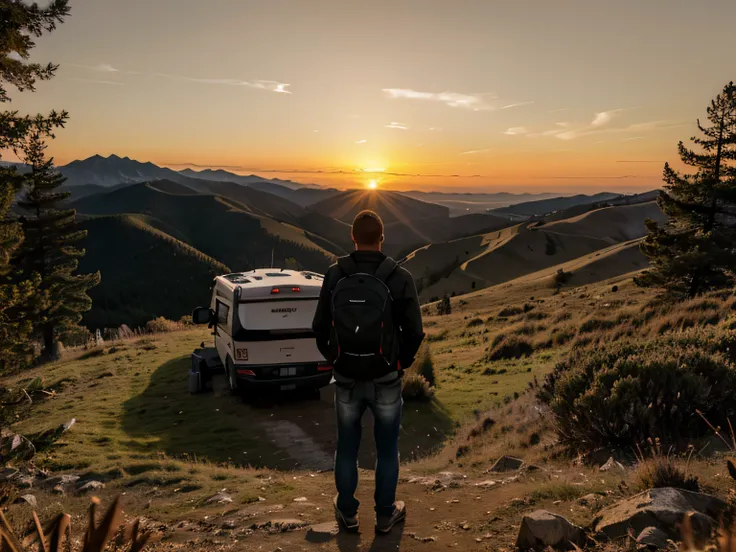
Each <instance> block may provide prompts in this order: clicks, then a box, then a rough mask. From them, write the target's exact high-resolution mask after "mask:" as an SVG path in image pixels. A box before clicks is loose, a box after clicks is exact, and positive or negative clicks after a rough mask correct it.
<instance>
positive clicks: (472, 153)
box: [460, 148, 493, 155]
mask: <svg viewBox="0 0 736 552" xmlns="http://www.w3.org/2000/svg"><path fill="white" fill-rule="evenodd" d="M492 149H493V148H484V149H477V150H469V151H463V152H460V155H475V154H477V153H486V152H489V151H491V150H492Z"/></svg>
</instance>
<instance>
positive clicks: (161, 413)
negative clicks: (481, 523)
mask: <svg viewBox="0 0 736 552" xmlns="http://www.w3.org/2000/svg"><path fill="white" fill-rule="evenodd" d="M189 366H190V363H189V358H188V357H181V358H178V359H175V360H172V361H169V362H166V363H165V364H162V365H161V366H159V367H158V368H157V369H156V370H155V371H154V372H153V373H152V374H151V377H150V380H149V381H148V384H147V386H146V388H145V389H143V390H142V391H141V393H140V394H139V395H137V396H134V397H132V398H131V399H129V400H128V401H126V402H125V403H124V405H123V406H124V413H123V418H122V429H123V430H124V431H125V433H126V434H127V435H128V438H127V439H125V440H123V441H122V442H120V443H119V446H120V447H121V448H122V449H128V451H129V452H134V453H146V454H151V453H155V452H163V453H165V454H167V455H169V456H174V457H182V456H185V455H186V456H188V457H190V458H197V459H207V460H209V461H212V462H216V463H224V462H232V463H234V464H236V465H252V466H254V467H267V468H272V469H280V470H289V469H294V468H307V469H319V468H318V467H317V466H324V465H325V464H326V465H327V467H329V465H331V458H332V455H333V454H334V447H335V436H336V428H335V413H334V389H333V387H332V386H328V387H325V388H323V389H322V392H321V397H320V399H319V400H305V399H303V398H301V399H300V398H299V397H295V396H275V397H259V398H258V400H257V401H253V402H250V401H245V402H244V401H243V400H242V399H239V398H236V397H232V396H230V394H229V392H228V391H227V385H226V382H225V379H224V377H222V376H217V377H216V378H215V380H214V381H213V391H212V392H209V393H203V394H198V395H191V394H190V393H189V392H188V389H187V373H188V370H189ZM372 423H373V422H372V416H371V415H370V412H369V413H368V414H366V416H365V418H364V421H363V444H362V446H361V453H360V459H359V461H360V466H361V467H362V468H366V469H373V467H374V464H375V451H374V445H373V429H372ZM402 425H403V427H402V431H401V442H400V449H401V454H402V458H403V459H405V460H410V459H414V458H417V457H421V456H426V455H428V454H431V453H432V452H434V451H435V450H437V448H438V447H439V446H440V445H441V444H442V442H443V441H444V440H445V438H446V436H447V435H448V434H449V433H451V432H452V430H453V428H454V426H453V423H452V421H451V420H450V418H449V416H448V415H447V412H446V411H445V410H444V409H443V408H442V407H441V405H440V404H439V403H437V402H436V401H435V402H431V403H407V404H406V405H405V407H404V421H403V424H402ZM305 453H309V454H311V455H312V456H313V458H312V460H313V461H311V462H310V461H309V460H308V459H306V460H305ZM314 457H316V459H315V458H314Z"/></svg>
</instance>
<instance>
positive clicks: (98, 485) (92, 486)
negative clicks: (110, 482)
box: [77, 481, 105, 493]
mask: <svg viewBox="0 0 736 552" xmlns="http://www.w3.org/2000/svg"><path fill="white" fill-rule="evenodd" d="M104 488H105V484H104V483H102V482H101V481H87V482H86V483H85V484H84V485H82V486H81V487H79V488H77V492H78V493H86V492H89V491H99V490H100V489H104Z"/></svg>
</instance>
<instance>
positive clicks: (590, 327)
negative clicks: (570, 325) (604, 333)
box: [580, 318, 616, 334]
mask: <svg viewBox="0 0 736 552" xmlns="http://www.w3.org/2000/svg"><path fill="white" fill-rule="evenodd" d="M615 326H616V322H615V320H608V319H607V318H588V319H587V320H586V321H585V322H583V323H582V324H580V333H581V334H584V333H592V332H597V331H601V330H610V329H611V328H613V327H615Z"/></svg>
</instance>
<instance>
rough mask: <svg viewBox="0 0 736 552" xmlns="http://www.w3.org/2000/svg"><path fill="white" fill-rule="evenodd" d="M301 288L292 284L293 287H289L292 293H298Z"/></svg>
mask: <svg viewBox="0 0 736 552" xmlns="http://www.w3.org/2000/svg"><path fill="white" fill-rule="evenodd" d="M301 290H302V288H300V287H299V286H294V287H293V288H291V291H293V292H294V293H299V292H300V291H301Z"/></svg>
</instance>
